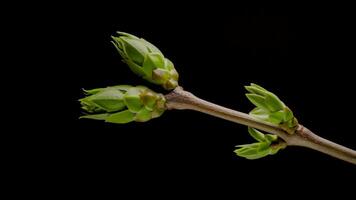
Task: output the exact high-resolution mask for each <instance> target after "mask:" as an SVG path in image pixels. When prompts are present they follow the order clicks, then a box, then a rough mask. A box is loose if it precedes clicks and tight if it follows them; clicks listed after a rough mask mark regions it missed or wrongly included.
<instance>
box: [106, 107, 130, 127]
mask: <svg viewBox="0 0 356 200" xmlns="http://www.w3.org/2000/svg"><path fill="white" fill-rule="evenodd" d="M134 118H135V113H132V112H130V111H129V110H124V111H121V112H118V113H115V114H112V115H110V116H109V117H107V118H106V120H105V121H106V122H111V123H118V124H125V123H129V122H132V121H133V120H134Z"/></svg>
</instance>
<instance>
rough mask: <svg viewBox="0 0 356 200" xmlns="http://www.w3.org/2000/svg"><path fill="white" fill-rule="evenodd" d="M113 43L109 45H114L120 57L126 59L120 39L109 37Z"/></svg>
mask: <svg viewBox="0 0 356 200" xmlns="http://www.w3.org/2000/svg"><path fill="white" fill-rule="evenodd" d="M111 38H112V39H113V40H114V41H111V43H112V44H113V45H114V47H115V49H116V50H117V51H118V52H119V54H120V56H121V57H122V58H124V59H128V58H127V55H126V54H125V52H124V51H123V44H122V43H123V41H122V40H121V39H120V38H115V37H111Z"/></svg>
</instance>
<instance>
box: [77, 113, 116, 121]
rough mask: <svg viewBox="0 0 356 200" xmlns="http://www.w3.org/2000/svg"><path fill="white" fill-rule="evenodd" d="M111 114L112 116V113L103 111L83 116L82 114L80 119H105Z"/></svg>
mask: <svg viewBox="0 0 356 200" xmlns="http://www.w3.org/2000/svg"><path fill="white" fill-rule="evenodd" d="M109 116H110V114H108V113H103V114H95V115H83V116H80V117H79V119H96V120H105V119H106V118H107V117H109Z"/></svg>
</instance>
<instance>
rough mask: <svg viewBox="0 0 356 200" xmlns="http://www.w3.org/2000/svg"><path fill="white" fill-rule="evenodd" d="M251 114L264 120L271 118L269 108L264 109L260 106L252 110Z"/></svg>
mask: <svg viewBox="0 0 356 200" xmlns="http://www.w3.org/2000/svg"><path fill="white" fill-rule="evenodd" d="M249 115H250V116H251V117H254V118H256V119H259V120H262V121H268V118H269V112H268V111H267V110H264V109H261V108H258V107H256V108H254V109H253V110H251V112H250V113H249Z"/></svg>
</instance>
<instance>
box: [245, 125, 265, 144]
mask: <svg viewBox="0 0 356 200" xmlns="http://www.w3.org/2000/svg"><path fill="white" fill-rule="evenodd" d="M248 132H249V133H250V135H251V136H252V137H253V138H254V139H255V140H257V141H259V142H265V141H266V138H265V134H263V133H261V132H260V131H258V130H256V129H254V128H250V127H248Z"/></svg>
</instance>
